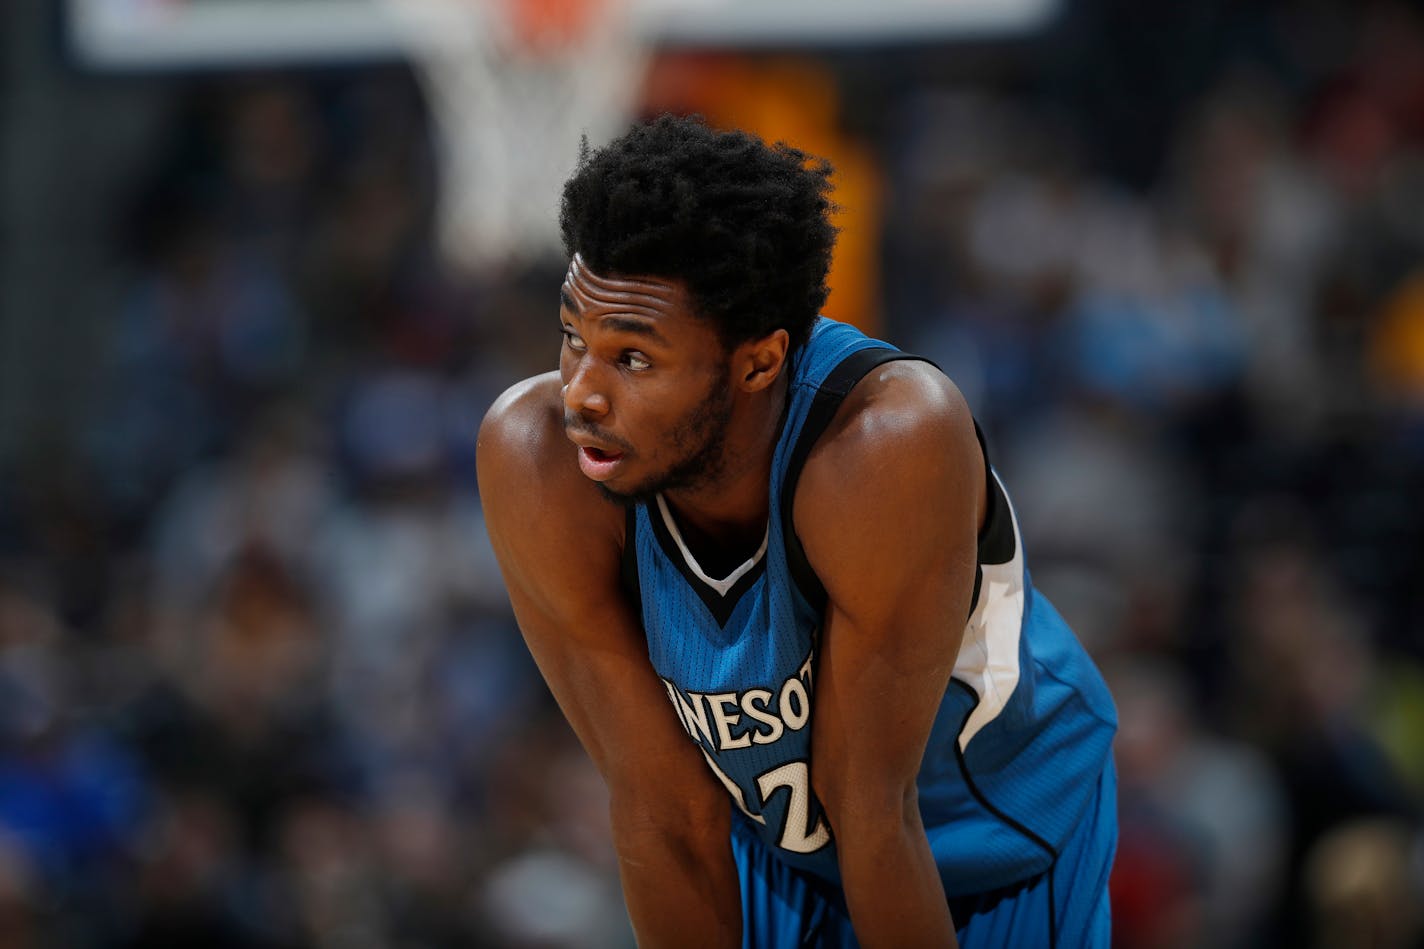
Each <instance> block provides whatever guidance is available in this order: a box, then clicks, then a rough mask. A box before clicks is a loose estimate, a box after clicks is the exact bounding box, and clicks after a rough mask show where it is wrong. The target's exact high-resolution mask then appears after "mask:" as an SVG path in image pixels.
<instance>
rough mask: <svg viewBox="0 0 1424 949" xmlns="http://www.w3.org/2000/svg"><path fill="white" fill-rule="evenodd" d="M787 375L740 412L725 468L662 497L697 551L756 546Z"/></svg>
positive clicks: (762, 525)
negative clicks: (696, 541)
mask: <svg viewBox="0 0 1424 949" xmlns="http://www.w3.org/2000/svg"><path fill="white" fill-rule="evenodd" d="M787 387H788V386H787V379H786V377H785V374H783V376H782V378H780V379H778V380H777V381H776V383H775V384H774V385H772V386H771V387H770V389H769V390H768V391H766V392H763V393H757V394H756V395H755V396H753V397H751V398H749V399H748V400H747V402H746V404H745V405H743V406H739V407H738V410H737V412H736V413H735V414H734V415H733V417H732V421H731V423H730V424H729V426H728V429H727V442H726V446H725V449H724V454H723V463H722V467H721V470H720V472H719V473H718V476H717V477H716V478H715V479H714V480H712V481H709V482H706V483H703V484H699V485H696V486H692V487H689V488H686V489H676V490H673V491H669V492H667V494H666V495H665V496H664V497H665V500H666V501H667V502H668V505H669V507H670V508H671V509H672V511H673V514H674V515H675V516H676V518H677V521H678V524H679V526H680V527H681V528H682V530H683V532H684V534H685V535H691V536H695V537H698V538H700V539H701V540H702V542H703V543H702V545H699V546H715V547H718V548H727V549H730V550H740V549H741V548H744V547H747V546H750V547H751V549H752V550H755V549H756V547H758V546H760V544H761V539H762V536H763V535H764V534H765V533H766V522H767V513H768V509H769V507H770V503H771V497H770V483H771V460H772V456H773V454H775V451H776V440H777V436H778V435H779V434H780V432H781V422H782V418H783V415H784V409H785V406H786V393H787Z"/></svg>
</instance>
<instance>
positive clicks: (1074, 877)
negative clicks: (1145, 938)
mask: <svg viewBox="0 0 1424 949" xmlns="http://www.w3.org/2000/svg"><path fill="white" fill-rule="evenodd" d="M733 824H734V829H733V832H732V852H733V854H734V856H735V857H736V861H737V872H738V874H739V876H740V878H741V891H742V946H743V949H859V946H860V944H859V943H858V942H857V941H856V938H855V933H854V931H853V930H852V928H851V924H850V919H849V917H848V916H847V915H846V913H845V911H844V909H842V908H841V906H840V904H839V902H838V901H836V900H834V899H832V898H830V897H829V896H828V895H826V893H825V885H824V884H820V883H818V882H816V881H813V880H811V879H808V878H807V876H806V875H805V874H803V873H801V872H800V871H797V870H794V869H792V868H791V867H789V866H787V865H786V864H785V863H783V862H781V861H780V860H778V859H777V858H776V857H775V856H774V855H773V854H772V852H771V851H770V850H769V849H768V848H767V846H766V845H765V844H764V843H763V842H762V841H761V839H760V838H758V837H757V836H756V834H755V832H754V831H752V830H751V829H750V828H748V827H745V826H743V825H742V823H741V822H740V821H735V820H734V822H733ZM1116 851H1117V772H1116V770H1115V769H1114V767H1113V764H1112V762H1111V761H1109V762H1108V765H1107V768H1106V769H1104V771H1103V773H1102V775H1101V776H1100V777H1099V778H1098V794H1097V796H1096V797H1095V799H1094V801H1093V803H1092V804H1091V805H1090V806H1089V809H1088V813H1087V814H1085V815H1084V817H1083V820H1082V822H1081V823H1080V824H1079V825H1078V828H1077V829H1076V830H1075V831H1074V832H1073V835H1072V836H1071V837H1070V838H1069V839H1068V842H1067V843H1066V844H1065V845H1064V847H1063V849H1062V851H1061V852H1060V853H1059V854H1058V858H1057V860H1056V861H1055V862H1054V864H1053V866H1052V867H1051V868H1050V869H1049V870H1047V871H1045V872H1043V873H1041V874H1039V875H1038V876H1036V877H1033V878H1032V879H1029V880H1027V881H1025V882H1023V883H1020V884H1017V885H1014V886H1009V887H1005V888H1003V889H1001V890H996V891H994V892H991V893H982V894H978V895H976V896H971V897H960V898H956V899H953V900H951V901H950V909H951V913H952V914H953V916H954V925H955V928H956V930H957V931H958V935H959V945H960V946H961V947H963V949H1003V947H1005V946H1013V947H1014V949H1108V947H1109V945H1110V943H1111V933H1112V927H1111V915H1110V912H1109V905H1108V875H1109V873H1110V872H1111V870H1112V862H1113V856H1114V854H1115V853H1116Z"/></svg>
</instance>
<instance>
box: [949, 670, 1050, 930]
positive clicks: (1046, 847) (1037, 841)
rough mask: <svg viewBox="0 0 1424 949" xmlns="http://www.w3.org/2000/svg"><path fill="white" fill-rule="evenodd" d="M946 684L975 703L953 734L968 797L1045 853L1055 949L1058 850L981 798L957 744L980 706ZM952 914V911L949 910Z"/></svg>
mask: <svg viewBox="0 0 1424 949" xmlns="http://www.w3.org/2000/svg"><path fill="white" fill-rule="evenodd" d="M949 682H950V684H951V685H954V686H958V687H959V688H961V689H963V690H964V691H965V692H967V693H968V694H969V696H970V698H972V699H973V700H974V703H973V704H972V705H970V706H969V709H968V710H967V711H966V712H965V713H964V719H963V720H962V721H961V722H960V723H959V729H958V731H956V732H955V737H954V759H955V761H956V762H957V763H958V764H959V776H960V777H961V778H963V779H964V786H965V787H967V788H968V789H969V793H970V794H972V795H974V800H976V801H978V802H979V806H980V807H983V808H984V810H986V811H988V812H989V813H990V814H992V815H994V816H995V817H997V818H998V819H999V820H1001V821H1003V822H1004V823H1005V824H1007V825H1008V826H1009V827H1011V828H1012V829H1013V830H1015V831H1016V832H1018V833H1019V834H1022V835H1023V836H1024V837H1025V838H1026V839H1027V840H1029V841H1030V842H1031V843H1033V844H1034V845H1035V846H1037V847H1039V848H1040V849H1042V850H1043V851H1044V852H1045V853H1047V854H1048V857H1049V862H1048V869H1047V870H1045V871H1043V872H1044V873H1047V874H1048V945H1049V947H1050V949H1055V947H1056V946H1057V945H1058V908H1057V906H1056V905H1055V903H1054V893H1053V875H1054V871H1055V870H1056V869H1057V868H1058V849H1057V848H1056V847H1054V846H1053V845H1052V844H1050V843H1049V842H1048V841H1046V840H1044V839H1043V838H1042V837H1040V836H1039V835H1038V834H1036V833H1034V832H1033V831H1032V830H1030V829H1029V828H1028V827H1027V826H1025V825H1024V824H1022V823H1021V822H1019V821H1017V820H1015V819H1014V818H1012V817H1010V816H1009V815H1008V814H1006V813H1004V812H1003V811H1002V810H1000V809H999V808H998V807H995V806H994V804H993V803H992V802H991V801H990V800H989V798H988V797H986V796H985V795H984V792H983V791H982V790H980V789H979V785H978V784H976V783H975V782H974V778H973V776H972V775H970V773H969V763H968V762H967V761H965V760H964V748H963V747H962V746H961V745H960V744H959V736H960V735H961V734H963V733H964V726H965V725H967V724H969V716H971V715H973V714H974V710H975V709H976V708H978V707H979V701H980V699H979V693H978V692H975V691H974V689H973V687H971V686H970V685H969V683H967V682H963V681H961V680H959V679H950V680H949ZM951 912H953V911H952V910H951Z"/></svg>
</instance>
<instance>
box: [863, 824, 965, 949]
mask: <svg viewBox="0 0 1424 949" xmlns="http://www.w3.org/2000/svg"><path fill="white" fill-rule="evenodd" d="M836 847H837V851H838V853H839V858H840V869H841V881H842V885H843V886H844V889H845V894H846V902H847V903H848V904H849V907H850V917H851V923H852V924H853V925H854V927H855V934H856V938H857V939H859V940H860V943H861V945H862V946H864V947H866V949H887V947H899V946H912V947H916V949H920V947H926V946H943V947H955V946H958V944H959V943H958V941H957V939H956V938H955V935H954V924H953V921H952V920H951V918H950V913H949V903H948V901H947V900H946V899H945V895H944V885H943V884H942V883H941V882H940V877H939V870H938V869H937V868H936V867H935V863H934V856H933V855H932V854H931V853H930V847H929V841H928V840H927V839H926V838H925V832H924V828H923V826H922V825H921V824H920V822H919V819H918V816H915V817H913V818H906V819H904V820H895V819H891V820H888V821H885V822H883V825H882V826H880V827H875V828H873V829H871V830H867V831H861V832H855V831H851V832H849V833H845V834H838V835H837V842H836Z"/></svg>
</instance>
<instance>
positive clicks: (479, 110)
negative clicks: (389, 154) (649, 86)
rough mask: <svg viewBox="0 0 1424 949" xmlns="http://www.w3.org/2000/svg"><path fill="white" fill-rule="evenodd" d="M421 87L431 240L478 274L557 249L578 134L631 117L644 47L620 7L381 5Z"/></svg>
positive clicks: (473, 1)
mask: <svg viewBox="0 0 1424 949" xmlns="http://www.w3.org/2000/svg"><path fill="white" fill-rule="evenodd" d="M384 2H385V3H386V4H387V5H389V7H390V8H391V9H392V10H393V11H394V12H395V13H396V14H397V19H398V23H399V24H400V29H401V31H402V35H403V37H404V38H405V40H406V42H407V43H408V49H409V51H410V55H411V57H412V59H413V61H414V62H415V63H416V65H417V67H418V70H419V74H420V75H421V77H422V81H423V83H424V85H425V89H426V95H427V99H428V102H429V105H430V111H431V115H432V117H433V119H434V122H435V125H436V128H435V133H436V135H437V137H438V147H439V150H440V153H439V155H440V157H439V160H440V175H441V181H440V190H439V226H440V240H441V244H442V247H443V250H444V252H445V254H446V256H447V257H448V259H449V261H450V262H451V263H452V264H454V265H455V266H457V267H461V268H465V269H470V270H478V269H484V268H489V267H497V266H502V265H508V264H514V265H518V264H522V263H528V262H532V261H535V260H538V259H539V258H541V257H545V256H547V255H550V254H553V253H556V252H557V251H558V249H559V235H558V201H559V192H560V188H561V186H562V184H563V182H564V180H565V179H566V178H567V177H568V175H569V173H570V172H571V171H572V170H573V168H574V165H575V163H576V161H577V157H578V145H579V140H580V138H581V137H582V136H584V135H587V136H588V140H589V142H590V143H591V144H593V145H595V146H597V145H601V144H603V143H604V142H606V141H608V140H609V139H610V138H612V137H614V136H615V135H616V134H618V133H619V132H621V131H622V130H623V129H624V128H625V127H626V125H627V122H628V121H629V119H630V117H631V112H632V110H633V107H634V105H635V103H634V101H633V100H634V98H635V95H636V91H637V88H638V84H639V82H640V81H641V79H642V76H643V73H644V70H645V69H646V66H647V51H646V49H645V46H644V43H643V42H642V40H641V38H640V36H639V35H638V34H637V33H636V31H635V30H634V29H633V24H632V16H631V14H632V4H631V3H630V2H628V0H384Z"/></svg>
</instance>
